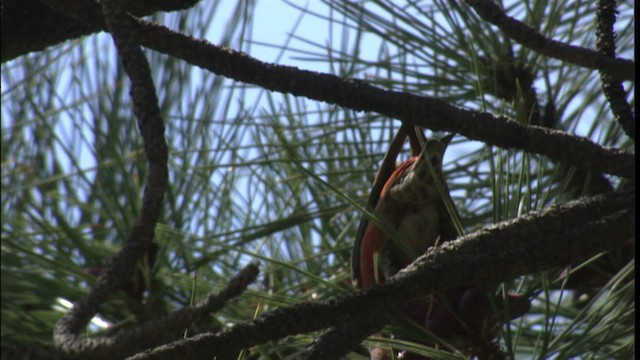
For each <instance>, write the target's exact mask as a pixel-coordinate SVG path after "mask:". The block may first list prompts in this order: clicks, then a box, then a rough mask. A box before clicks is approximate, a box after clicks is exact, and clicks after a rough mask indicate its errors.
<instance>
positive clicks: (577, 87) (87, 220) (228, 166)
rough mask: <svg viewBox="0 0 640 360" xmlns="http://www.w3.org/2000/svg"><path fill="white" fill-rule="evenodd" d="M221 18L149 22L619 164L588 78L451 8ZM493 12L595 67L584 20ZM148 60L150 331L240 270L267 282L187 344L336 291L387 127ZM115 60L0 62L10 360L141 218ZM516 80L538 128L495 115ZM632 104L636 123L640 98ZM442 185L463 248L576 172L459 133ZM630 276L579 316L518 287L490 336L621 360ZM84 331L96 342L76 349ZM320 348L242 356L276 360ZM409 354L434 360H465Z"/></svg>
mask: <svg viewBox="0 0 640 360" xmlns="http://www.w3.org/2000/svg"><path fill="white" fill-rule="evenodd" d="M218 3H219V2H214V4H211V3H203V4H200V5H199V6H198V8H197V9H193V10H190V11H186V12H182V13H176V14H168V15H164V16H160V17H157V18H156V19H155V20H156V21H158V22H161V23H164V24H167V25H168V26H169V27H172V28H174V29H178V30H180V31H183V32H185V33H187V34H192V35H193V36H196V37H204V36H206V34H209V33H210V32H209V30H210V28H209V26H210V24H211V23H226V24H227V26H226V27H225V32H224V33H222V34H217V35H218V36H219V37H218V39H216V40H215V41H217V42H219V43H222V44H224V45H226V46H229V47H231V48H235V49H242V50H243V51H247V52H248V53H249V54H253V53H254V49H255V48H256V47H262V48H274V49H277V51H278V52H279V58H280V57H281V58H283V59H286V60H287V61H288V60H289V59H294V60H296V61H298V66H299V67H301V68H305V67H311V66H314V67H316V68H317V67H319V68H322V69H324V70H323V71H328V72H331V73H333V74H337V75H339V76H342V77H349V78H357V79H363V80H366V81H367V82H369V83H372V84H374V85H377V86H380V87H384V88H387V89H393V90H398V91H408V92H412V93H417V94H422V95H426V96H432V97H437V98H439V99H443V100H446V101H448V102H450V103H452V104H455V105H458V106H461V107H466V108H471V109H477V110H483V111H488V112H492V113H496V114H506V115H508V116H511V117H512V118H514V119H516V120H518V121H520V122H523V123H533V124H540V125H544V126H550V127H555V128H557V129H561V130H565V131H567V132H570V133H577V134H580V135H583V136H586V137H588V138H590V139H591V140H593V141H595V142H597V143H600V144H603V145H606V146H617V147H622V148H625V149H632V147H633V144H632V143H631V142H630V141H629V140H628V139H627V138H626V137H625V136H624V133H623V132H622V130H621V128H620V126H619V125H618V124H617V123H616V122H615V121H614V120H613V116H612V115H611V114H610V111H609V110H608V109H609V108H608V105H607V102H606V99H605V97H604V96H603V95H602V91H601V89H600V82H599V79H598V74H597V72H595V71H591V70H588V69H584V68H580V67H577V66H572V65H570V64H566V63H562V62H561V61H559V60H555V59H550V58H546V57H544V56H540V55H538V54H536V53H534V52H532V51H531V50H529V49H526V48H523V47H521V46H520V45H518V44H515V43H513V42H512V41H510V40H509V39H508V38H507V37H506V36H504V35H503V34H501V33H500V32H499V31H497V30H496V29H495V28H494V27H492V26H490V25H487V24H486V23H485V22H483V21H482V20H480V19H479V18H478V17H477V16H476V15H475V13H474V12H473V11H472V10H471V9H470V8H468V7H467V6H463V5H461V4H460V3H458V2H448V1H433V2H429V3H427V2H417V1H408V2H406V3H404V2H402V4H401V5H400V3H399V2H396V1H392V0H388V1H385V0H378V1H369V2H353V1H335V2H334V1H327V2H326V3H325V4H324V5H323V6H326V8H330V9H331V11H324V10H326V8H325V7H322V6H320V4H319V2H315V3H314V6H317V8H315V7H310V8H298V10H299V14H300V18H299V19H298V24H304V22H305V21H308V20H314V21H315V20H321V21H322V22H323V23H324V24H326V26H327V28H328V34H329V35H328V37H325V35H322V36H321V37H318V36H316V35H317V34H312V33H309V34H307V33H304V32H301V33H296V32H295V29H293V30H292V32H291V36H290V38H288V39H286V40H283V41H280V40H276V41H274V43H268V44H266V43H260V42H254V41H251V38H252V34H251V29H252V26H253V25H252V22H253V21H254V19H255V18H258V17H260V16H261V13H260V9H261V8H260V7H259V6H258V7H256V5H255V4H253V2H247V3H246V4H245V3H244V2H241V3H239V4H238V5H237V8H236V9H233V10H232V11H231V12H230V13H229V14H225V13H223V12H222V11H220V10H219V9H217V8H216V6H217V4H218ZM290 5H291V6H293V7H296V6H297V5H295V4H290ZM504 7H505V9H506V11H507V13H508V14H509V15H511V16H513V17H516V18H518V19H524V21H525V22H526V23H528V24H529V25H530V26H532V27H534V28H536V29H538V31H540V32H541V33H542V34H543V35H545V36H547V37H550V38H554V39H557V40H561V41H563V42H565V43H571V44H575V45H580V46H585V47H588V48H594V42H595V40H594V27H593V24H594V23H595V12H594V10H593V4H592V3H590V2H572V1H546V2H542V1H529V2H512V3H509V4H505V5H504ZM633 10H634V9H633V4H631V3H625V2H623V3H622V4H621V5H620V16H619V19H618V24H620V26H619V27H617V30H618V37H617V41H618V42H617V46H618V53H619V54H621V55H623V56H625V57H631V56H632V53H633V52H632V51H633V47H634V37H633V36H634V34H633V26H630V25H633V24H634V23H635V20H634V17H633ZM254 11H256V12H254ZM225 16H226V17H225ZM296 26H298V25H296ZM146 53H147V55H148V57H149V59H150V62H151V67H152V72H153V76H154V81H155V84H156V88H157V90H158V96H159V99H160V106H161V110H162V113H163V116H164V119H165V123H166V126H167V131H166V138H167V141H168V143H169V146H170V159H169V169H170V175H169V179H170V180H169V181H170V187H169V191H168V194H167V196H166V198H165V205H164V211H163V218H162V219H161V221H160V224H159V225H158V227H157V229H156V241H157V242H158V243H159V245H160V251H159V255H158V260H157V262H156V264H155V265H154V267H153V268H152V269H150V272H148V276H149V277H150V278H151V279H148V280H149V281H151V282H152V283H153V284H154V285H153V286H152V287H151V288H150V290H149V293H148V298H147V299H148V300H147V302H148V303H149V304H155V305H156V306H155V307H154V306H150V310H148V311H151V312H152V313H151V314H149V315H150V316H154V317H159V316H161V315H162V314H163V313H164V312H166V311H167V310H169V309H174V308H178V307H182V306H186V305H188V304H190V303H191V301H192V300H191V299H192V296H193V297H194V300H195V301H198V300H201V299H202V298H203V297H204V296H206V294H207V293H208V292H210V291H215V290H218V289H220V288H222V287H223V286H224V284H225V283H226V280H227V279H228V278H229V277H231V276H232V275H233V274H235V273H236V272H237V271H238V269H240V267H241V266H242V265H244V264H246V263H247V262H248V261H251V260H254V259H258V260H260V262H261V264H262V265H261V274H262V275H261V277H260V281H259V282H258V283H257V284H255V285H254V286H252V287H251V288H250V289H249V290H248V291H247V292H246V293H245V294H243V295H242V296H241V297H240V298H239V299H238V300H237V301H235V302H233V303H232V304H230V305H228V306H227V307H226V308H224V309H223V310H222V311H221V312H219V313H217V314H215V315H214V316H212V317H211V319H209V321H207V322H205V323H202V324H197V325H196V326H194V327H193V328H191V329H188V333H189V334H194V333H196V332H200V331H207V330H216V329H220V328H223V327H225V326H228V325H229V324H233V323H238V322H241V321H245V320H247V319H251V318H253V317H254V316H255V315H256V314H259V313H264V312H268V311H272V310H274V309H276V308H279V307H283V306H288V305H291V304H295V303H298V302H301V301H307V300H319V299H328V298H331V297H332V296H335V295H337V294H340V293H344V292H346V291H349V289H350V286H351V285H350V279H349V274H348V271H349V270H348V262H349V254H350V250H351V245H352V242H353V238H354V236H355V231H356V228H357V224H358V221H359V218H360V216H361V213H360V212H359V211H358V210H357V209H356V207H354V206H353V205H352V202H354V201H355V202H357V203H359V204H364V203H365V202H366V197H367V191H368V189H369V187H370V185H371V183H372V182H373V178H374V176H375V172H376V170H377V166H378V165H379V162H380V160H381V159H382V156H383V154H384V152H385V151H386V146H387V144H388V142H389V140H390V139H391V138H392V137H393V134H394V132H395V130H397V128H398V126H399V122H397V121H394V120H392V119H386V118H381V117H380V116H378V115H377V114H373V113H365V114H362V113H355V112H354V111H352V110H349V109H341V108H336V107H334V106H332V105H328V104H323V103H316V102H312V101H309V100H307V99H301V98H296V97H293V96H290V95H287V94H275V93H269V92H265V91H264V90H263V89H259V88H255V87H252V86H249V85H246V84H240V83H236V82H233V81H230V80H227V79H223V78H221V77H219V76H216V75H214V74H210V73H206V72H204V71H202V70H201V69H197V68H193V67H191V66H190V65H188V64H186V63H184V62H182V61H179V60H177V59H173V58H169V57H166V56H164V55H160V54H155V53H152V52H151V51H147V52H146ZM115 59H116V55H115V54H114V51H113V46H112V43H111V41H110V39H109V38H108V37H107V36H105V34H100V35H93V36H90V37H87V38H85V39H80V40H77V41H71V42H68V43H65V44H61V45H59V46H56V47H52V48H49V49H46V50H44V51H41V52H38V53H34V54H30V55H27V56H23V57H21V58H18V59H16V60H14V61H12V62H9V63H6V64H3V67H2V195H1V197H2V357H3V358H4V357H5V356H6V357H7V358H17V357H22V358H28V355H31V354H32V355H33V356H35V357H38V358H54V357H55V355H53V352H52V351H51V344H52V340H51V334H52V329H53V326H54V324H55V322H56V321H57V320H58V319H59V318H60V317H61V316H62V313H61V311H60V310H59V304H60V302H59V299H67V300H69V301H72V302H73V301H76V300H78V299H79V298H81V297H82V296H83V295H85V294H86V293H87V292H88V291H89V287H90V285H91V284H92V283H93V281H94V278H93V277H92V276H91V275H89V274H88V273H87V272H86V271H85V269H86V268H90V267H104V266H105V265H106V264H107V263H108V262H109V260H110V258H111V256H113V255H114V254H115V253H116V252H117V251H118V249H119V248H120V247H121V246H122V244H123V241H124V239H126V238H127V234H128V231H129V229H130V228H131V226H132V224H133V223H134V221H135V219H136V217H137V215H138V211H139V209H140V199H141V194H142V191H143V187H144V182H145V179H146V176H147V172H146V160H145V157H144V154H143V152H142V144H141V141H140V137H139V134H138V130H137V128H136V123H135V120H134V118H133V115H132V109H131V102H130V98H129V95H128V87H129V85H128V80H127V79H126V76H124V73H123V71H122V67H121V65H120V64H118V63H117V62H116V61H115ZM262 60H265V61H269V60H270V59H262ZM307 65H308V66H307ZM516 70H517V71H521V72H528V73H529V74H531V75H532V79H533V80H535V81H533V82H532V83H530V84H529V85H531V86H533V89H535V93H534V96H533V99H534V100H537V101H538V105H536V106H537V108H536V110H535V111H534V110H533V108H532V106H534V105H532V103H531V97H527V93H526V90H525V88H526V86H525V85H526V84H520V86H518V87H517V89H512V90H513V92H512V93H513V94H515V95H513V96H512V97H508V96H505V91H508V89H504V86H505V85H504V84H501V79H503V77H504V76H514V74H513V73H512V72H513V71H516ZM519 81H523V82H524V81H526V79H525V76H522V77H521V78H519ZM625 85H626V86H627V87H629V88H631V90H629V93H630V94H631V95H630V96H631V98H630V99H629V101H630V102H631V104H632V106H633V105H635V98H634V97H633V88H634V87H635V83H633V84H629V83H627V84H625ZM501 87H502V88H501ZM429 136H431V134H429ZM301 168H302V169H304V171H302V170H301ZM445 172H446V176H447V178H448V183H449V187H450V189H451V192H452V197H453V199H454V202H455V203H456V206H457V207H458V208H459V210H460V214H461V218H462V222H463V225H464V227H465V230H466V231H467V232H470V231H473V230H476V229H478V228H480V227H482V226H485V225H487V224H490V223H494V222H499V221H501V220H504V219H510V218H514V217H516V216H518V215H521V214H525V213H527V212H529V211H531V210H534V209H539V208H543V207H546V206H549V205H550V204H553V203H556V202H558V201H564V200H566V199H569V198H574V197H575V192H574V191H573V189H572V188H571V187H570V186H569V184H570V183H571V176H572V174H573V172H571V171H569V170H567V169H564V170H563V169H560V166H559V165H558V164H556V163H553V162H551V161H550V160H548V159H546V158H544V157H541V156H537V155H530V154H526V153H523V152H522V151H519V150H503V149H499V148H495V147H492V146H488V145H486V144H479V143H471V142H469V141H467V140H466V139H463V138H462V137H460V136H457V137H456V138H454V141H453V145H451V146H450V149H449V150H448V154H447V156H446V157H445ZM310 174H311V175H310ZM608 180H609V181H611V182H612V184H613V185H614V186H615V185H617V180H616V179H608ZM326 184H330V186H327V185H326ZM196 270H197V276H198V278H197V279H198V280H197V282H196V283H195V286H194V271H196ZM633 271H634V262H633V260H632V261H631V262H630V263H629V264H627V265H626V266H625V267H624V268H623V269H622V270H620V272H619V273H618V274H617V275H616V276H615V277H614V278H612V279H611V281H609V282H608V283H607V284H603V286H601V287H600V288H599V289H598V291H597V292H595V293H593V294H591V297H590V298H589V300H588V301H587V302H586V304H583V307H581V308H578V307H576V306H575V303H574V301H573V300H572V293H571V292H570V291H566V290H564V289H563V287H562V282H561V281H558V280H557V274H558V272H557V271H550V272H548V273H544V274H533V275H530V276H526V277H524V278H521V279H516V280H514V281H513V282H512V283H509V284H501V285H500V286H497V287H496V292H497V293H499V294H502V295H503V296H506V293H507V292H508V291H509V290H515V289H517V290H518V291H519V292H521V293H525V294H528V295H530V296H531V297H532V298H535V300H534V302H533V304H534V306H533V308H532V310H531V311H530V313H529V315H528V316H525V317H522V318H520V319H517V320H514V321H512V322H511V323H510V324H507V325H505V326H503V327H502V328H501V329H500V344H501V345H502V346H503V348H505V349H506V351H507V353H508V354H509V355H512V356H513V357H515V358H548V357H555V358H569V357H580V358H619V359H622V358H632V357H633V355H634V354H635V352H634V344H635V342H634V337H633V335H634V330H635V327H634V322H633V320H634V316H635V311H634V309H633V305H634V302H635V297H634V288H635V282H634V280H633V279H634V275H633ZM629 279H632V280H629ZM194 292H195V294H194ZM127 301H129V299H127V296H126V295H125V294H124V293H119V294H117V295H116V296H114V299H113V300H112V301H111V302H110V303H109V305H108V306H106V307H105V309H103V310H102V311H101V313H100V315H101V316H102V317H103V318H104V319H106V320H107V321H110V322H112V323H114V324H119V326H128V325H130V324H131V323H132V322H133V319H132V314H131V311H130V308H129V307H128V306H124V305H123V304H127ZM184 330H186V329H179V331H178V332H177V333H179V335H182V333H183V331H184ZM98 331H101V330H100V329H98V328H96V327H90V328H88V329H87V334H88V335H89V334H92V333H95V332H98ZM313 336H314V334H307V335H301V336H296V337H289V338H287V339H283V340H281V341H278V342H273V343H267V344H262V345H260V346H257V347H256V348H254V349H251V350H249V351H248V352H247V353H256V354H259V355H260V356H261V357H263V358H270V359H279V358H286V357H287V356H288V355H291V354H293V353H295V352H296V351H299V350H300V349H302V348H303V347H304V346H305V345H306V344H307V343H308V342H309V341H311V339H313ZM371 341H374V339H371ZM376 341H380V340H379V339H378V340H376ZM386 341H388V343H390V344H395V345H396V346H397V345H398V344H400V343H401V341H399V340H393V339H386ZM365 345H366V344H365ZM407 346H414V347H415V348H416V349H419V350H421V351H423V352H425V353H426V354H429V355H431V356H433V358H452V357H455V358H460V357H462V355H461V354H455V353H454V354H452V353H447V352H442V351H436V352H435V353H434V350H433V349H431V348H428V347H424V346H421V345H418V344H413V345H405V348H406V347H407ZM24 349H29V353H27V352H22V350H24ZM245 355H248V354H245ZM349 358H353V359H358V358H360V359H361V358H363V357H362V356H360V355H358V354H356V353H352V354H350V355H349Z"/></svg>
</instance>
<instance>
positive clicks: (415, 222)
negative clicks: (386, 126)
mask: <svg viewBox="0 0 640 360" xmlns="http://www.w3.org/2000/svg"><path fill="white" fill-rule="evenodd" d="M453 136H454V134H450V135H447V136H444V137H442V138H439V139H436V138H433V139H428V140H425V138H424V134H423V133H422V131H421V130H420V129H419V128H413V127H412V126H411V125H409V124H403V125H402V126H401V127H400V129H399V130H398V132H397V134H396V136H395V137H394V138H393V140H392V141H391V144H390V145H389V149H388V150H387V153H386V154H385V156H384V158H383V160H382V164H381V166H380V169H379V171H378V174H377V175H376V179H375V181H374V183H373V186H372V189H371V192H370V194H369V198H368V203H367V208H368V210H369V211H370V212H373V214H374V215H375V217H376V218H377V221H371V220H370V219H369V217H368V216H363V217H362V219H361V220H360V224H359V226H358V231H357V233H356V239H355V243H354V247H353V249H352V253H351V280H352V283H353V285H354V287H356V288H360V289H364V288H368V287H371V286H375V285H377V284H381V283H384V282H386V281H388V280H389V279H390V278H391V277H392V276H393V275H395V274H396V273H397V272H398V271H400V270H401V269H403V268H405V267H407V266H408V265H409V264H411V262H413V260H415V259H416V258H417V257H418V256H420V255H422V254H424V253H425V252H426V251H427V250H428V249H429V248H430V247H435V246H439V245H441V244H442V243H444V242H447V241H451V240H454V239H456V238H457V237H458V236H460V235H462V229H461V227H460V226H456V225H455V224H456V223H459V222H458V221H459V219H460V215H459V213H458V210H457V208H456V207H455V204H454V203H453V201H452V199H451V196H450V193H449V188H448V186H447V183H446V181H445V179H444V175H443V170H442V166H443V165H442V161H443V157H444V153H445V151H446V149H447V146H448V145H449V143H450V142H451V139H452V138H453ZM407 137H408V138H409V143H410V147H411V156H410V157H409V158H408V159H407V160H405V161H404V162H401V163H400V164H398V165H396V161H397V158H398V156H399V154H400V152H401V150H402V147H403V145H404V143H405V142H406V139H407ZM506 300H507V303H508V306H507V307H506V308H507V309H510V310H511V311H510V313H509V314H507V315H506V316H503V317H502V318H510V319H513V318H516V317H519V316H522V315H523V314H525V313H526V312H527V311H528V310H529V308H530V302H529V301H528V300H527V299H526V298H523V297H522V296H521V295H519V294H509V296H508V298H507V299H506ZM493 303H494V304H496V307H497V308H498V310H502V309H504V308H505V306H504V304H502V303H500V299H496V300H495V301H494V302H493ZM490 304H491V301H490V299H489V298H488V297H487V295H486V291H485V290H483V289H481V288H478V287H476V286H472V285H469V286H459V287H454V288H450V289H445V290H444V291H442V292H440V293H439V294H431V295H428V296H426V297H425V298H423V299H417V300H416V301H414V302H410V303H409V304H407V306H406V308H404V309H403V310H401V313H402V316H404V317H405V318H408V319H410V320H412V321H415V322H416V323H418V324H419V325H421V326H423V327H424V328H425V329H426V330H428V332H431V333H433V334H434V335H436V336H438V337H440V338H447V339H453V338H455V339H457V340H458V341H457V343H458V344H459V345H460V347H461V348H465V349H468V350H469V353H470V355H474V354H475V355H477V354H479V353H486V352H490V353H492V354H499V353H500V351H499V348H497V347H496V346H494V345H495V333H496V329H497V325H498V322H499V321H500V320H499V319H498V318H496V314H497V312H496V311H495V310H494V309H492V307H491V306H490ZM376 336H382V335H381V334H377V335H376ZM478 344H480V346H478ZM369 353H370V357H371V359H374V360H383V359H392V358H402V359H406V360H408V359H426V358H425V357H422V356H419V355H417V354H414V353H409V352H406V351H400V352H399V353H398V354H399V357H395V356H394V355H392V354H391V351H390V350H389V349H384V348H380V347H373V348H371V349H370V351H369Z"/></svg>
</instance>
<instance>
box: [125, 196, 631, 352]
mask: <svg viewBox="0 0 640 360" xmlns="http://www.w3.org/2000/svg"><path fill="white" fill-rule="evenodd" d="M634 236H635V193H634V192H627V193H622V194H620V193H616V194H608V195H602V196H596V197H593V198H588V199H583V200H578V201H572V202H569V203H565V204H562V205H557V206H553V207H551V208H548V209H544V210H539V211H534V212H532V213H530V214H528V215H525V216H521V217H519V218H517V219H514V220H509V221H505V222H502V223H500V224H497V225H494V226H491V227H488V228H485V229H482V230H480V231H477V232H475V233H472V234H469V235H467V236H464V237H462V238H460V239H458V240H456V241H451V242H447V243H445V244H444V245H443V246H441V247H438V248H435V249H432V250H431V251H429V252H428V253H427V254H425V255H424V256H421V257H419V258H418V259H417V260H416V261H415V262H414V263H413V264H412V265H410V266H409V267H407V268H406V269H404V270H402V271H400V272H399V273H398V274H397V275H396V276H394V277H393V278H392V279H391V280H390V281H389V282H388V283H385V284H382V285H379V286H375V287H372V288H369V289H365V290H361V291H356V292H353V293H349V294H347V295H345V296H341V297H339V298H335V299H333V300H329V301H324V302H307V303H301V304H298V305H294V306H292V307H290V308H281V309H278V310H276V311H274V312H271V313H268V314H265V315H263V316H262V317H260V318H258V319H256V320H253V321H250V322H246V323H241V324H237V325H235V326H234V327H233V328H230V329H227V330H224V331H222V332H220V333H217V334H203V335H198V336H195V337H193V338H190V339H186V340H183V341H178V342H175V343H172V344H168V345H165V346H162V347H159V348H156V349H154V350H152V351H147V352H145V353H141V354H138V355H136V356H134V357H132V358H131V359H177V358H180V356H182V358H185V357H186V358H192V359H210V358H211V357H213V356H218V358H223V359H226V358H230V357H233V356H234V355H235V354H237V353H238V351H240V350H241V349H243V348H248V347H251V346H254V345H257V344H261V343H264V342H267V341H270V340H276V339H281V338H283V337H285V336H289V335H295V334H301V333H308V332H312V331H317V330H321V329H326V328H330V327H333V326H336V325H338V326H344V325H341V324H356V323H364V322H365V321H367V319H368V318H370V316H371V314H390V315H392V314H393V312H392V311H390V309H397V308H399V307H400V306H402V305H403V304H405V303H406V302H407V301H410V300H411V299H415V298H416V297H419V296H424V295H425V294H429V293H431V292H434V291H440V290H444V289H447V288H451V287H457V286H466V285H476V286H482V285H490V284H495V283H497V282H501V281H508V280H512V279H513V278H515V277H517V276H521V275H525V274H532V273H536V272H540V271H544V270H548V269H551V268H555V267H559V266H564V265H566V264H568V263H570V262H572V261H577V260H584V259H587V258H589V257H591V256H593V255H595V254H598V253H600V252H602V251H605V250H607V249H610V248H612V247H615V246H620V245H622V244H624V243H625V242H626V241H628V240H629V239H632V238H633V237H634ZM377 330H378V328H377V327H376V326H373V327H372V328H371V332H375V331H377Z"/></svg>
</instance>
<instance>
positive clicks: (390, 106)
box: [48, 0, 635, 179]
mask: <svg viewBox="0 0 640 360" xmlns="http://www.w3.org/2000/svg"><path fill="white" fill-rule="evenodd" d="M48 1H49V2H54V0H48ZM56 1H57V0H56ZM69 12H70V13H73V14H74V16H78V17H79V18H81V19H84V14H82V13H81V12H79V11H78V9H73V8H72V9H71V10H69ZM131 19H132V21H134V22H135V26H136V29H137V30H136V34H135V36H136V37H137V38H139V39H140V44H141V45H143V46H146V47H148V48H151V49H154V50H157V51H159V52H162V53H165V54H167V55H171V56H174V57H177V58H180V59H183V60H185V61H187V62H188V63H190V64H193V65H196V66H199V67H202V68H205V69H208V70H210V71H212V72H214V73H216V74H219V75H223V76H226V77H229V78H231V79H234V80H238V81H242V82H246V83H250V84H255V85H258V86H260V87H263V88H265V89H267V90H272V91H278V92H283V93H289V94H293V95H296V96H304V97H307V98H309V99H312V100H318V101H324V102H327V103H330V104H336V105H340V106H343V107H346V108H350V109H353V110H358V111H374V112H377V113H379V114H382V115H385V116H388V117H391V118H395V119H399V120H401V121H403V122H407V123H409V124H415V125H420V126H423V127H426V128H429V129H432V130H440V131H449V132H455V133H459V134H462V135H464V136H465V137H467V138H469V139H472V140H480V141H484V142H486V143H488V144H492V145H497V146H500V147H503V148H519V149H522V150H525V151H527V152H531V153H536V154H542V155H546V156H548V157H549V158H550V159H552V160H556V161H559V162H563V163H566V164H569V165H574V166H577V167H578V168H581V169H584V170H588V171H595V172H604V173H608V174H612V175H617V176H622V177H626V178H630V179H635V156H634V155H633V154H629V153H626V152H624V151H621V150H616V149H607V148H604V147H602V146H600V145H598V144H595V143H593V142H591V141H589V140H588V139H586V138H581V137H578V136H574V135H569V134H567V133H565V132H562V131H558V130H553V129H547V128H543V127H538V126H526V125H522V124H519V123H518V122H516V121H513V120H511V119H510V118H508V117H506V116H494V115H492V114H489V113H483V112H477V111H471V110H465V109H462V108H457V107H455V106H452V105H450V104H448V103H446V102H444V101H441V100H438V99H434V98H430V97H426V96H418V95H414V94H410V93H405V92H398V91H391V90H384V89H381V88H378V87H375V86H371V85H369V84H367V83H365V82H363V81H359V80H353V79H343V78H340V77H337V76H335V75H330V74H323V73H316V72H312V71H306V70H300V69H298V68H295V67H291V66H282V65H275V64H269V63H265V62H261V61H259V60H257V59H255V58H252V57H250V56H249V55H247V54H245V53H241V52H238V51H234V50H231V49H228V48H224V47H218V46H214V45H212V44H210V43H208V42H207V41H204V40H199V39H195V38H192V37H189V36H187V35H184V34H180V33H177V32H174V31H172V30H170V29H168V28H166V27H164V26H161V25H157V24H153V23H149V22H146V21H142V20H139V19H134V18H131Z"/></svg>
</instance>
